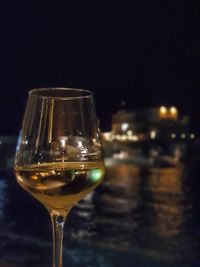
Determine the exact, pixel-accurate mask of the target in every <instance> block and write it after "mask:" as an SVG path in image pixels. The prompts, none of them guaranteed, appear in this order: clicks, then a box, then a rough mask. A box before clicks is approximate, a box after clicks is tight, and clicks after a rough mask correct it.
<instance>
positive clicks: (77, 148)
mask: <svg viewBox="0 0 200 267" xmlns="http://www.w3.org/2000/svg"><path fill="white" fill-rule="evenodd" d="M98 124H99V121H98V119H97V116H96V112H95V107H94V101H93V95H92V93H91V92H90V91H87V90H81V89H72V88H41V89H34V90H31V91H30V92H29V97H28V102H27V105H26V110H25V115H24V119H23V124H22V130H21V134H20V137H19V141H18V145H17V149H16V158H15V174H16V178H17V181H18V183H19V185H20V186H21V187H23V188H24V189H25V190H26V191H27V192H28V193H29V194H31V195H32V196H33V197H34V198H36V199H37V200H38V201H40V202H41V203H42V204H43V205H44V206H45V207H46V208H47V210H48V212H49V214H50V216H51V221H52V227H53V267H62V244H63V228H64V223H65V220H66V217H67V215H68V213H69V211H70V209H71V208H72V207H73V206H74V205H75V204H76V203H77V202H78V201H79V200H81V199H82V198H83V197H84V196H85V195H86V194H87V193H89V192H90V191H91V190H93V189H94V188H95V187H96V186H98V185H99V184H100V183H101V181H102V179H103V176H104V171H105V169H104V162H103V157H102V147H101V141H100V130H99V125H98Z"/></svg>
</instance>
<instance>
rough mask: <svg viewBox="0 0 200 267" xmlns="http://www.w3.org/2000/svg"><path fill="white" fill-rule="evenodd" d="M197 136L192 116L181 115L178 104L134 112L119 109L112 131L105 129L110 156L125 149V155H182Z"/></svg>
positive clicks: (113, 116) (122, 153)
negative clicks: (194, 131) (193, 127)
mask: <svg viewBox="0 0 200 267" xmlns="http://www.w3.org/2000/svg"><path fill="white" fill-rule="evenodd" d="M194 139H195V134H194V133H192V132H190V120H189V117H188V116H180V114H179V111H178V109H177V108H176V107H165V106H161V107H158V108H151V109H143V110H138V111H134V112H129V111H126V110H119V111H118V112H117V113H115V114H113V115H112V125H111V131H110V132H107V133H103V140H104V144H105V147H106V151H107V152H108V154H109V156H111V155H112V153H113V155H114V156H115V155H119V154H120V153H121V154H120V155H121V157H122V158H124V157H129V156H130V155H132V156H134V155H138V154H141V155H144V153H146V155H147V156H149V155H150V156H151V155H152V154H155V155H158V154H160V153H161V151H162V154H168V155H169V154H174V153H175V154H177V155H178V154H179V156H180V155H181V154H183V151H184V149H185V143H186V142H191V141H192V140H194ZM158 151H159V152H158ZM177 151H178V152H177Z"/></svg>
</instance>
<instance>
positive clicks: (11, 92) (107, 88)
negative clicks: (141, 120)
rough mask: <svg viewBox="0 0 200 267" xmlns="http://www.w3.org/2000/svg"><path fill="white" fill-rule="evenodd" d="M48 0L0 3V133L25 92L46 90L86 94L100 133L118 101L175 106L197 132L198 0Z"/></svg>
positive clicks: (18, 115) (14, 121) (11, 128)
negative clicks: (78, 90) (69, 89)
mask: <svg viewBox="0 0 200 267" xmlns="http://www.w3.org/2000/svg"><path fill="white" fill-rule="evenodd" d="M41 2H42V3H41ZM55 2H56V1H55ZM55 2H54V3H53V2H51V1H47V2H46V3H45V2H44V1H37V0H35V1H25V0H24V1H14V0H13V1H11V0H7V1H3V2H2V3H1V7H0V32H1V35H0V78H1V85H0V119H1V124H0V134H7V133H17V131H18V129H19V127H20V124H21V119H22V114H23V111H24V107H25V101H26V94H27V91H28V90H29V89H31V88H36V87H47V86H67V87H78V88H87V89H90V90H92V91H93V92H94V93H95V95H96V104H97V111H98V114H99V116H100V119H101V121H102V125H103V129H106V127H107V126H108V124H109V119H110V114H111V112H112V111H114V110H115V109H116V108H117V106H118V104H119V103H120V101H121V100H125V101H126V102H127V106H128V107H129V109H132V110H134V109H137V108H144V107H151V106H155V105H160V104H167V105H177V106H178V107H179V108H180V110H181V111H182V113H186V114H189V115H191V117H192V120H193V125H194V127H195V129H196V130H198V127H199V126H200V122H199V117H200V104H199V103H200V93H199V88H200V78H199V76H200V75H199V71H200V34H199V33H200V16H199V11H200V10H199V8H198V6H197V3H198V1H177V0H173V1H149V0H148V1H141V0H140V1H135V0H129V1H127V0H118V1H105V0H102V1H83V0H79V1H63V3H62V2H61V1H60V3H56V4H55ZM57 2H58V1H57ZM66 2H67V3H66ZM199 128H200V127H199Z"/></svg>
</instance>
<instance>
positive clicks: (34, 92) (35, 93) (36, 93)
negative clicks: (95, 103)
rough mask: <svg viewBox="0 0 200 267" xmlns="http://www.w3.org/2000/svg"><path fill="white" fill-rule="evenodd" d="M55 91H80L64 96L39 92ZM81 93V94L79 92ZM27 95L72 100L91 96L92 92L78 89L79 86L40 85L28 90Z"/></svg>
mask: <svg viewBox="0 0 200 267" xmlns="http://www.w3.org/2000/svg"><path fill="white" fill-rule="evenodd" d="M53 90H54V91H55V92H58V91H60V92H63V93H64V92H65V93H66V92H70V91H71V92H76V93H80V95H74V96H72V95H71V96H70V95H69V96H65V95H61V96H58V95H55V96H54V95H45V94H44V95H42V94H40V93H41V92H42V91H43V92H44V93H45V92H50V91H53ZM81 93H82V94H81ZM28 95H30V96H35V97H38V98H43V99H60V100H72V99H83V98H90V97H93V92H91V91H90V90H87V89H80V88H72V87H41V88H34V89H31V90H30V91H28Z"/></svg>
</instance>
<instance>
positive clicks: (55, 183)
mask: <svg viewBox="0 0 200 267" xmlns="http://www.w3.org/2000/svg"><path fill="white" fill-rule="evenodd" d="M15 173H16V177H17V181H18V183H19V184H20V185H21V186H22V187H23V188H24V189H25V190H26V191H28V192H29V193H30V194H31V195H32V196H33V197H35V198H36V199H37V200H39V201H40V202H41V203H42V204H43V205H44V206H46V207H47V209H50V210H52V209H53V210H62V209H63V210H64V209H68V208H71V207H72V206H73V205H74V204H75V203H76V202H78V201H79V200H80V199H82V198H83V197H84V196H85V195H86V194H87V193H89V192H90V191H92V190H93V189H94V188H95V187H96V186H98V185H99V184H100V183H101V181H102V179H103V176H104V164H103V163H102V162H53V163H42V164H37V165H30V166H22V167H15Z"/></svg>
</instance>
